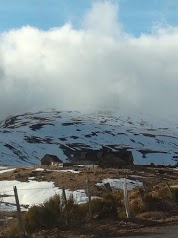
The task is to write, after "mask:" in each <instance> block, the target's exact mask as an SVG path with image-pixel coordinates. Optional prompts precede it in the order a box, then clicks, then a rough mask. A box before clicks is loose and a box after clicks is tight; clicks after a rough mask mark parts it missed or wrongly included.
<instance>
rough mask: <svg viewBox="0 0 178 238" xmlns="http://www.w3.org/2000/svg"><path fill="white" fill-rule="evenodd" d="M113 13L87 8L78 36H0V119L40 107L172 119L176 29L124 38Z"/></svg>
mask: <svg viewBox="0 0 178 238" xmlns="http://www.w3.org/2000/svg"><path fill="white" fill-rule="evenodd" d="M118 11H119V6H118V5H115V4H113V3H111V2H109V1H104V2H97V3H94V4H93V6H92V8H91V9H90V10H89V11H88V12H86V14H85V16H84V18H83V19H82V20H81V22H82V24H81V27H80V29H75V28H74V27H73V26H72V24H71V23H70V24H69V23H66V24H65V25H64V26H62V27H59V28H53V29H50V30H48V31H43V30H40V29H36V28H33V27H31V26H24V27H22V28H20V29H12V30H10V31H8V32H3V33H1V34H0V109H1V115H0V119H2V118H4V117H6V116H8V115H10V114H14V113H21V112H27V111H33V110H42V109H43V108H61V109H66V110H69V109H70V110H90V109H92V110H97V109H104V108H105V109H113V108H114V109H116V110H127V111H141V112H146V113H147V112H148V113H151V114H153V115H160V116H167V117H168V118H169V117H173V116H174V117H178V112H177V103H178V28H175V27H174V28H173V27H171V26H167V27H166V28H163V27H157V28H153V29H154V30H153V32H152V33H151V34H142V35H140V36H139V37H134V36H132V35H129V34H127V33H126V32H125V31H124V29H123V27H122V24H121V22H119V19H118V15H119V14H118Z"/></svg>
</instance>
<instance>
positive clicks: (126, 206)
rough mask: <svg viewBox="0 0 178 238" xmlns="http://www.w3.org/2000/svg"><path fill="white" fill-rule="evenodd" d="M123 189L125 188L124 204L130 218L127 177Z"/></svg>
mask: <svg viewBox="0 0 178 238" xmlns="http://www.w3.org/2000/svg"><path fill="white" fill-rule="evenodd" d="M123 185H124V186H123V190H124V205H125V211H126V215H127V218H130V211H129V201H128V191H127V180H126V178H125V179H124V184H123Z"/></svg>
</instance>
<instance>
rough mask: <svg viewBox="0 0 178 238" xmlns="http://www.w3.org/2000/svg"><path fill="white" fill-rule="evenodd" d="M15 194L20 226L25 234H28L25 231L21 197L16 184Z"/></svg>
mask: <svg viewBox="0 0 178 238" xmlns="http://www.w3.org/2000/svg"><path fill="white" fill-rule="evenodd" d="M14 195H15V201H16V206H17V214H18V220H19V227H20V230H21V232H22V234H23V235H24V236H26V235H27V232H26V231H25V226H24V223H23V219H22V214H21V209H20V203H19V197H18V193H17V187H16V186H14Z"/></svg>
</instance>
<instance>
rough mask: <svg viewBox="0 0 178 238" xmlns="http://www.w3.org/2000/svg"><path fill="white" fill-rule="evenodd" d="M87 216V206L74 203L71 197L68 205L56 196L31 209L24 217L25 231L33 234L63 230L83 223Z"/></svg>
mask: <svg viewBox="0 0 178 238" xmlns="http://www.w3.org/2000/svg"><path fill="white" fill-rule="evenodd" d="M86 214H87V210H86V205H85V206H84V205H78V204H75V203H74V200H73V197H70V198H69V199H68V201H67V204H66V205H65V206H64V202H63V201H62V200H61V199H60V196H58V195H55V196H54V197H52V198H50V199H49V200H47V201H46V202H44V203H43V204H42V205H40V206H33V207H31V208H30V209H29V210H28V212H27V213H26V214H25V216H24V221H25V229H26V231H27V233H29V234H31V233H33V232H37V231H40V230H46V229H53V228H61V227H66V226H70V225H71V224H72V225H76V224H78V223H81V222H82V221H83V220H84V219H85V217H86Z"/></svg>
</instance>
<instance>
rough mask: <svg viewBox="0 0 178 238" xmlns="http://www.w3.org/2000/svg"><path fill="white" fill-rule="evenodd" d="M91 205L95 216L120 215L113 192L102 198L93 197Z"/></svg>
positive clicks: (99, 217)
mask: <svg viewBox="0 0 178 238" xmlns="http://www.w3.org/2000/svg"><path fill="white" fill-rule="evenodd" d="M91 206H92V214H93V217H94V218H98V219H102V218H108V217H110V218H116V217H117V215H118V213H117V206H116V199H115V197H114V196H113V195H112V194H106V195H104V196H103V198H101V199H100V198H98V199H93V200H92V203H91Z"/></svg>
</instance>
